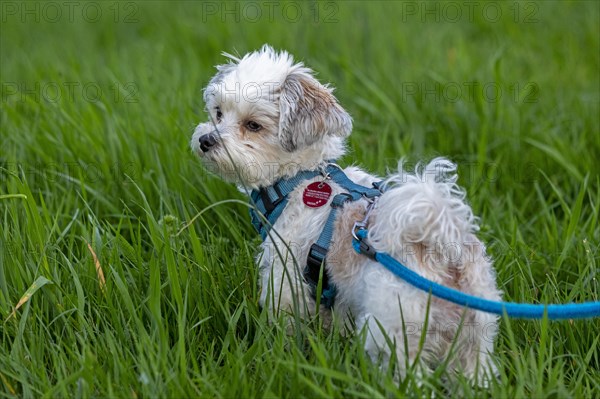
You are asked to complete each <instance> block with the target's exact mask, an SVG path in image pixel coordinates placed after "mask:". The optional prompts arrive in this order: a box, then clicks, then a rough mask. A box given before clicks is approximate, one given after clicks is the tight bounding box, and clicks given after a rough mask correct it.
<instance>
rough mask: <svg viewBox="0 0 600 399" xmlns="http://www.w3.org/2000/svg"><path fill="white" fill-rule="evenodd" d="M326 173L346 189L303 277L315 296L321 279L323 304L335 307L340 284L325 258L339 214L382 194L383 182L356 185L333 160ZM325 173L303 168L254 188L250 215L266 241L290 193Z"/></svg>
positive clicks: (312, 249) (310, 255)
mask: <svg viewBox="0 0 600 399" xmlns="http://www.w3.org/2000/svg"><path fill="white" fill-rule="evenodd" d="M323 172H324V173H325V174H324V175H325V177H326V178H330V179H331V180H333V181H334V182H335V183H337V184H338V185H339V186H341V187H342V188H343V189H344V190H345V191H346V192H344V193H340V194H337V195H336V196H334V197H333V200H332V201H331V204H330V205H331V211H330V212H329V216H328V217H327V220H326V222H325V226H324V227H323V230H322V231H321V234H320V235H319V238H318V239H317V241H316V242H315V243H314V244H313V245H312V246H311V247H310V250H309V251H308V257H307V260H306V266H305V268H304V271H303V276H304V278H305V279H306V281H307V283H308V284H309V287H310V291H311V294H312V295H313V298H315V299H316V293H317V286H318V283H319V279H321V283H322V285H321V287H322V290H321V297H320V298H321V303H322V304H323V305H325V306H326V307H328V308H331V307H332V306H333V304H334V301H335V295H336V287H335V285H334V284H333V283H331V282H330V281H329V276H328V273H327V271H326V269H325V264H326V262H325V259H326V258H327V253H328V252H329V246H330V245H331V238H332V237H333V231H334V227H335V219H336V216H337V213H338V211H339V209H341V208H342V207H343V206H344V204H345V203H347V202H353V201H357V200H359V199H360V198H363V197H366V198H369V199H373V198H375V197H378V196H380V195H381V191H380V188H379V185H380V184H381V182H376V183H373V187H364V186H361V185H360V184H356V183H354V182H353V181H352V180H350V179H349V178H348V176H346V174H345V173H344V171H343V170H342V169H341V168H340V167H339V166H338V165H336V164H334V163H329V164H328V165H327V167H326V168H325V170H324V171H323ZM321 173H322V171H319V170H309V171H303V172H300V173H298V174H297V175H295V176H293V177H291V178H289V179H282V180H280V181H278V182H276V183H275V184H273V185H272V186H269V187H263V188H261V189H260V190H253V191H252V193H251V195H250V197H251V199H252V202H253V203H254V205H255V208H251V209H250V216H251V219H252V225H253V226H254V228H255V229H256V230H257V231H258V233H259V234H260V236H261V238H262V239H263V241H264V240H265V239H266V238H267V234H268V232H269V230H270V229H271V227H272V226H273V225H274V224H275V222H276V221H277V219H278V218H279V216H281V213H282V212H283V210H284V209H285V207H286V205H287V203H288V195H289V194H290V193H291V192H292V191H293V190H294V189H295V188H296V187H298V185H299V184H300V183H302V182H303V181H305V180H309V179H312V178H314V177H316V176H318V175H320V174H321ZM265 219H266V220H265ZM321 276H322V278H321Z"/></svg>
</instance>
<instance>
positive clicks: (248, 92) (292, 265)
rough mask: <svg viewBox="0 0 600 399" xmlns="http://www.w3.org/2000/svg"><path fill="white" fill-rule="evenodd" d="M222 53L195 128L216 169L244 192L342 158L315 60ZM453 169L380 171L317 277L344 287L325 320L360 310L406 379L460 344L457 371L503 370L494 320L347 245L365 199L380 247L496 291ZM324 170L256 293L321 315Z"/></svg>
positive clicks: (281, 231) (444, 165) (333, 103)
mask: <svg viewBox="0 0 600 399" xmlns="http://www.w3.org/2000/svg"><path fill="white" fill-rule="evenodd" d="M224 55H225V56H227V57H228V58H229V59H230V60H229V62H228V63H226V64H224V65H220V66H217V70H218V72H217V74H216V75H215V76H214V77H213V78H212V80H211V81H210V82H209V84H208V86H207V87H206V89H205V90H204V101H205V103H206V107H207V111H208V113H209V121H208V122H206V123H201V124H199V125H198V126H197V127H196V129H195V131H194V134H193V136H192V140H191V147H192V149H193V151H194V152H195V153H196V154H198V155H199V156H200V158H201V160H202V162H203V164H204V165H205V167H206V168H207V169H209V170H211V171H212V172H215V173H217V174H218V175H220V176H221V177H223V178H224V179H225V180H228V181H231V182H234V183H237V184H238V185H239V186H240V189H241V190H242V191H244V192H248V191H247V190H261V189H264V188H265V187H270V186H272V185H273V184H275V183H277V182H278V181H281V179H289V178H292V177H294V176H297V175H298V174H299V173H302V172H303V171H322V170H325V167H326V166H327V165H330V164H331V163H332V162H333V161H332V160H335V159H338V158H340V157H341V156H342V155H344V152H345V143H344V142H345V138H346V137H347V136H348V135H349V134H350V132H351V130H352V118H351V117H350V115H349V114H348V113H347V112H346V111H345V110H344V109H343V108H342V107H341V106H340V104H339V103H338V101H337V99H336V98H335V97H334V95H333V90H332V89H331V88H330V87H329V86H327V85H322V84H321V83H319V82H318V81H317V80H316V79H315V78H314V76H313V71H312V70H311V69H309V68H307V67H305V66H304V65H303V64H302V63H295V62H294V60H293V58H292V56H290V55H289V54H288V53H287V52H285V51H281V52H277V51H275V50H273V48H271V47H269V46H267V45H265V46H263V47H262V49H260V50H259V51H255V52H252V53H249V54H247V55H245V56H244V57H242V58H238V57H235V56H232V55H229V54H224ZM455 171H456V166H455V165H454V164H452V163H451V162H449V161H448V160H446V159H443V158H438V159H435V160H433V161H432V162H430V163H428V164H426V165H419V166H417V168H416V170H415V172H413V173H408V172H406V171H405V170H404V164H403V163H402V162H400V164H399V170H398V172H397V173H395V174H392V175H390V176H389V177H387V178H386V179H385V181H384V183H383V187H384V188H385V189H384V190H383V194H382V195H381V196H380V197H379V198H378V201H377V203H376V205H375V206H373V207H370V204H371V203H372V202H373V201H370V200H368V199H367V198H364V199H359V200H356V201H352V202H348V203H345V204H344V205H343V206H342V207H341V209H339V211H338V212H337V215H336V218H335V225H334V231H333V237H332V239H331V245H330V248H329V252H328V253H327V256H326V262H325V265H326V266H325V267H326V269H325V273H323V275H322V277H323V278H325V277H326V276H327V277H328V279H329V281H330V282H331V283H332V284H333V285H334V286H335V287H336V290H337V294H336V296H335V305H334V306H333V307H332V308H328V307H326V306H324V305H323V304H321V305H320V307H319V309H318V312H319V314H320V316H321V317H323V319H324V320H330V317H331V312H334V313H335V315H336V316H337V317H339V318H341V320H345V318H346V317H348V316H349V315H350V316H351V317H353V318H354V320H355V322H356V323H355V325H356V327H357V329H358V331H362V329H363V328H365V329H366V330H367V333H366V341H365V350H366V351H367V353H368V354H369V356H370V357H371V358H372V359H373V360H374V361H380V362H382V363H381V364H382V365H386V364H387V363H386V362H387V361H388V360H389V357H390V356H391V355H392V354H393V352H394V351H395V355H397V357H398V360H399V361H398V366H397V367H398V369H399V370H398V377H400V378H401V377H402V376H403V375H404V374H405V371H406V367H407V365H412V364H413V362H415V361H418V365H419V366H420V367H419V368H418V369H420V370H424V369H425V370H426V369H428V368H429V367H432V366H435V364H436V363H439V362H440V361H443V360H445V359H446V358H448V355H449V352H450V350H451V347H452V345H453V343H454V341H456V342H455V344H454V345H455V346H454V348H453V353H454V355H455V356H452V357H450V358H448V365H449V367H450V370H455V371H457V372H462V373H463V374H465V375H467V376H468V377H470V378H472V379H477V381H478V382H479V383H480V384H481V383H485V382H486V381H487V379H489V378H493V377H494V376H495V374H496V369H495V366H494V363H493V362H492V359H491V355H492V352H493V342H494V338H495V336H496V333H497V317H496V316H494V315H491V314H487V313H483V312H479V311H473V310H469V309H465V308H463V307H460V306H457V305H454V304H451V303H449V302H446V301H444V300H441V299H437V298H434V297H430V296H429V295H428V294H427V293H425V292H422V291H420V290H418V289H417V288H414V287H413V286H411V285H409V284H407V283H406V282H404V281H402V280H400V279H399V278H397V277H396V276H394V275H393V274H392V273H390V272H389V271H388V270H386V269H385V268H384V267H383V266H382V265H380V264H378V263H377V262H375V261H373V260H371V259H370V258H368V257H367V256H364V255H362V254H358V253H356V252H355V251H354V249H353V247H352V231H353V226H354V224H355V223H356V222H357V221H362V220H364V219H365V216H366V214H367V210H370V212H369V218H368V226H367V227H368V231H369V232H368V240H369V242H370V243H371V245H372V247H373V248H374V249H375V250H376V251H378V252H385V253H388V254H390V255H391V256H392V257H394V258H396V259H398V260H400V261H401V262H402V263H403V264H404V265H406V266H407V267H409V268H411V269H412V270H414V271H416V272H417V273H419V274H421V275H422V276H424V277H426V278H429V279H430V280H433V281H435V282H437V283H440V284H443V285H446V286H449V287H453V288H456V289H459V290H461V291H464V292H467V293H469V294H472V295H476V296H479V297H482V298H487V299H491V300H499V299H500V297H501V293H500V291H499V290H498V288H497V286H496V281H495V272H494V270H493V267H492V264H491V262H490V260H489V258H488V257H487V256H486V252H485V247H484V246H483V245H482V243H481V242H480V241H479V240H478V239H477V237H476V236H475V234H474V233H475V232H476V231H477V230H478V226H477V224H476V223H477V218H476V217H474V215H473V212H472V210H471V208H470V207H469V205H467V204H466V203H465V200H464V197H465V194H464V191H463V190H461V189H460V188H459V187H458V186H457V185H456V179H457V176H456V174H455ZM344 173H345V174H346V176H348V177H349V178H350V179H351V180H352V181H353V182H355V183H357V184H359V185H362V186H367V187H372V184H373V183H375V182H377V181H379V180H380V179H379V178H377V177H376V176H373V175H371V174H368V173H366V172H364V171H362V170H361V169H359V168H357V167H354V166H352V167H348V168H346V169H344ZM327 178H328V176H327V175H326V174H325V173H324V174H317V175H316V176H313V177H311V178H308V179H306V180H305V181H302V182H301V183H300V184H299V185H298V186H297V187H295V188H294V189H293V190H292V191H291V192H290V193H289V195H288V196H287V205H285V208H284V210H283V212H282V214H281V215H280V216H279V218H278V219H277V220H276V221H275V222H274V224H273V226H272V228H271V230H270V233H269V234H267V235H266V236H265V238H264V242H263V243H262V246H261V254H260V256H259V257H258V259H257V262H258V266H259V269H260V284H261V289H262V290H261V297H260V304H261V306H263V307H267V308H268V309H269V311H270V313H271V314H273V315H276V314H278V313H279V312H280V311H287V312H300V313H301V316H303V317H310V316H311V315H314V314H316V312H317V310H316V303H317V302H316V300H315V298H314V287H313V289H312V290H311V288H310V287H308V284H307V282H306V278H305V275H304V274H303V271H302V270H303V268H304V267H305V265H306V259H307V256H308V254H309V251H310V249H311V245H313V244H314V243H315V241H317V239H318V238H319V235H320V234H321V231H322V230H323V228H324V225H325V223H326V220H327V218H328V216H329V214H330V211H331V207H330V206H314V205H315V203H312V204H311V203H308V202H307V200H306V198H305V197H304V196H305V194H306V190H307V187H308V186H309V185H310V184H313V183H316V182H320V183H323V182H325V183H327V185H328V186H329V187H330V188H331V191H332V192H331V193H330V194H331V195H330V196H328V195H326V194H323V195H322V196H321V197H322V198H321V202H323V201H329V202H331V198H333V197H334V196H335V195H337V194H339V193H342V192H344V188H342V187H341V186H340V185H339V184H337V183H336V182H334V181H332V180H328V179H327ZM325 197H327V198H325ZM318 202H319V201H317V204H316V205H319V204H318ZM371 208H372V209H371ZM426 315H428V318H427V319H426ZM423 334H425V341H424V344H423V347H422V352H421V353H420V355H418V353H419V349H420V342H419V341H420V340H421V336H422V335H423ZM386 338H388V339H386ZM390 342H392V344H391V345H390V344H389V343H390Z"/></svg>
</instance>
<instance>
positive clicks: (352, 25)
mask: <svg viewBox="0 0 600 399" xmlns="http://www.w3.org/2000/svg"><path fill="white" fill-rule="evenodd" d="M0 7H1V9H0V11H1V14H0V18H1V31H0V51H1V69H0V80H1V84H2V99H1V104H0V123H1V125H0V129H1V130H0V132H1V133H0V138H1V149H0V219H1V221H0V226H1V227H0V387H1V388H0V397H2V398H12V397H24V398H32V397H36V398H37V397H45V398H59V397H64V398H67V397H74V398H80V397H82V398H87V397H119V398H147V397H161V398H167V397H169V398H171V397H177V398H180V397H203V398H207V397H215V398H255V397H256V398H259V397H284V398H296V397H310V398H314V397H319V398H320V397H337V398H341V397H344V398H378V397H404V396H408V397H423V396H431V395H435V396H436V397H446V396H448V397H454V396H457V395H463V396H465V397H508V398H512V397H548V398H583V397H587V398H591V397H599V396H600V342H599V341H600V338H599V331H600V322H599V320H598V319H592V320H567V321H548V320H540V321H526V320H509V319H503V320H501V322H500V334H499V337H498V340H497V342H496V355H495V360H496V362H497V364H498V367H499V370H500V376H499V378H498V380H497V381H495V382H494V383H492V385H491V386H490V387H489V388H487V389H480V388H472V387H470V386H469V384H468V382H467V381H465V380H464V379H459V382H458V383H457V384H455V385H448V384H446V383H444V375H445V373H444V370H443V368H440V369H437V370H435V372H434V373H433V374H431V375H429V376H427V377H426V378H425V379H424V380H423V381H421V382H420V383H418V382H417V381H416V379H415V378H414V376H413V375H412V373H409V375H408V376H407V378H406V379H405V380H403V381H401V382H400V383H396V382H394V379H393V378H392V375H391V374H390V373H386V372H384V371H382V370H380V369H379V368H378V367H375V366H374V365H373V364H371V362H370V361H369V360H368V358H367V357H366V356H365V354H364V353H363V351H362V349H361V341H362V339H364V336H362V337H361V336H360V335H358V336H351V335H342V334H340V333H339V331H335V332H333V333H328V332H326V331H324V330H323V328H321V326H320V325H319V323H296V324H294V334H286V329H285V324H284V321H283V320H280V321H279V322H276V323H274V324H269V323H267V317H266V314H265V312H262V311H261V310H260V308H259V306H258V297H259V290H258V288H257V282H256V280H257V279H256V275H257V270H256V268H255V267H254V265H253V257H254V255H255V247H256V245H257V244H258V243H259V238H258V237H257V235H256V234H255V232H254V231H253V229H252V227H251V224H250V220H249V217H248V215H247V207H246V206H245V205H244V201H245V198H244V197H243V196H242V195H241V194H240V193H239V192H238V191H237V190H236V188H235V187H233V186H232V185H229V184H226V183H224V182H222V181H221V180H219V179H218V178H216V177H214V176H212V175H210V174H209V173H207V172H205V171H204V170H203V169H202V168H201V167H200V164H199V162H198V160H197V159H195V157H194V155H193V154H192V153H191V151H190V150H189V139H190V136H191V133H192V130H193V128H194V127H195V125H196V124H197V123H198V122H199V121H200V120H204V119H205V114H204V112H203V103H202V98H201V89H202V88H203V87H204V86H205V85H206V84H207V83H208V80H209V78H210V77H211V76H212V75H213V74H214V71H215V70H214V65H217V64H219V63H222V62H223V60H224V58H223V57H222V56H221V54H220V53H221V52H222V51H227V52H233V53H236V52H237V53H239V54H244V53H245V52H247V51H249V50H253V49H257V48H259V47H260V46H261V45H262V44H264V43H270V44H272V45H273V46H275V47H277V48H284V49H287V50H289V51H290V52H292V53H293V54H295V56H296V57H297V58H298V59H300V60H303V61H305V62H306V63H307V64H308V65H310V66H311V67H313V68H314V69H315V70H317V71H318V72H319V75H318V77H319V79H320V80H321V81H323V82H331V83H332V84H333V85H334V86H335V87H337V90H336V93H337V96H338V98H339V100H340V102H341V103H342V104H343V106H344V107H345V108H346V109H347V110H348V111H349V112H350V113H351V115H352V116H353V118H354V125H355V128H354V132H353V134H352V136H351V137H350V139H349V143H348V144H349V149H350V151H349V153H348V155H346V156H345V157H344V158H343V159H340V160H339V163H340V164H341V165H344V166H345V165H348V164H352V163H357V164H361V165H363V166H364V167H365V168H367V169H369V170H371V171H373V172H376V173H379V174H384V173H385V172H386V170H388V169H393V168H395V167H396V164H397V160H398V159H399V158H401V157H404V158H405V159H406V160H407V161H408V162H409V163H411V162H413V163H414V162H416V161H418V160H421V159H431V158H432V157H434V156H438V155H445V156H448V157H450V158H451V159H453V160H454V161H456V162H458V163H459V172H460V176H461V177H460V179H459V183H460V184H461V185H462V186H463V187H465V188H466V190H467V192H468V198H469V201H470V203H471V204H472V206H473V208H474V211H475V213H476V214H477V215H479V216H480V217H481V224H482V230H481V237H482V239H483V240H484V241H485V242H486V243H488V246H489V251H490V253H491V255H492V256H493V258H494V260H495V266H496V269H497V272H498V282H499V285H500V287H501V288H502V290H503V291H504V293H505V299H506V300H511V301H518V302H530V303H564V302H579V301H592V300H596V301H597V300H600V282H599V281H598V268H599V266H600V253H599V242H600V227H599V226H598V217H599V214H600V173H599V167H598V160H599V159H600V126H599V124H600V123H599V115H600V106H599V104H600V78H599V76H600V65H599V62H600V61H599V58H600V51H599V50H600V37H599V36H600V33H599V32H600V31H599V29H600V5H599V4H598V3H596V2H593V1H571V2H556V1H544V2H530V1H525V2H519V1H510V2H483V1H473V2H462V1H461V2H454V1H450V2H444V3H432V2H426V3H422V2H399V1H397V2H395V1H381V2H369V3H368V4H367V3H362V2H359V1H346V2H339V3H335V2H297V1H290V2H279V1H274V2H261V1H258V2H252V3H245V2H226V3H222V2H215V1H207V2H192V1H164V0H161V1H124V2H117V1H95V2H83V1H82V2H16V1H3V2H1V3H0ZM194 217H197V218H196V219H195V220H194V221H193V223H192V224H191V225H189V227H187V228H185V229H183V230H181V232H180V233H179V234H177V233H178V232H179V231H180V229H182V227H184V226H185V225H186V224H187V223H188V222H189V221H191V220H192V218H194Z"/></svg>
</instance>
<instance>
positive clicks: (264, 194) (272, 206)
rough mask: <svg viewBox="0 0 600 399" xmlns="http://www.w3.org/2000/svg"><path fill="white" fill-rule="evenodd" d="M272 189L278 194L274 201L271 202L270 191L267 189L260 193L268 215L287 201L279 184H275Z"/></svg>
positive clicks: (262, 189)
mask: <svg viewBox="0 0 600 399" xmlns="http://www.w3.org/2000/svg"><path fill="white" fill-rule="evenodd" d="M272 187H273V191H275V194H277V198H275V199H274V200H271V197H270V196H269V190H267V189H266V188H264V187H263V188H261V189H260V190H259V191H258V193H259V195H260V198H261V199H262V202H263V206H264V207H265V210H266V211H267V213H269V212H272V211H273V209H275V208H276V207H277V205H279V203H281V201H283V200H284V199H285V195H283V194H281V189H280V188H279V185H278V184H274V185H273V186H272Z"/></svg>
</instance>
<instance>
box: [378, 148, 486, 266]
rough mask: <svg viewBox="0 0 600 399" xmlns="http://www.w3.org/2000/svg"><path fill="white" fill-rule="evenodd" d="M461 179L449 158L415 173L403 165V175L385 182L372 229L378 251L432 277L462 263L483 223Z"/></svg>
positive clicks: (391, 177) (441, 159) (417, 168)
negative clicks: (467, 198) (478, 222)
mask: <svg viewBox="0 0 600 399" xmlns="http://www.w3.org/2000/svg"><path fill="white" fill-rule="evenodd" d="M457 179H458V176H457V174H456V165H455V164H453V163H452V162H450V161H449V160H447V159H445V158H436V159H434V160H432V161H431V162H429V163H428V164H418V165H417V166H416V168H415V171H414V173H408V172H407V171H406V170H405V164H404V162H402V161H401V162H400V163H399V166H398V173H396V174H394V175H392V176H390V177H389V178H388V179H387V180H386V181H385V182H384V188H385V192H384V194H383V195H382V196H381V197H380V198H379V202H378V204H377V208H376V214H375V218H374V221H373V223H372V224H371V225H370V226H369V241H370V242H371V243H372V245H373V247H374V248H375V249H376V250H377V251H379V252H386V253H389V254H390V255H392V256H394V257H396V258H398V260H400V261H403V263H405V264H406V266H408V267H410V268H412V269H420V271H421V272H425V274H428V275H432V276H434V275H437V276H439V275H440V272H441V273H442V274H449V273H450V270H449V267H450V266H452V265H453V264H454V265H457V266H459V265H461V264H463V263H464V259H460V257H461V256H463V255H464V249H465V248H466V247H465V245H466V244H467V245H468V241H472V240H476V238H475V236H474V234H473V233H474V232H476V231H477V230H478V225H477V218H476V217H475V216H474V215H473V212H472V210H471V207H470V206H469V205H468V204H467V203H466V202H465V192H464V191H463V190H462V189H461V188H460V187H459V186H458V185H457V184H456V181H457ZM476 243H477V244H479V242H478V241H477V242H476ZM459 267H460V266H459ZM427 269H429V271H431V273H427Z"/></svg>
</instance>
